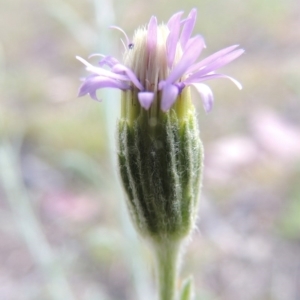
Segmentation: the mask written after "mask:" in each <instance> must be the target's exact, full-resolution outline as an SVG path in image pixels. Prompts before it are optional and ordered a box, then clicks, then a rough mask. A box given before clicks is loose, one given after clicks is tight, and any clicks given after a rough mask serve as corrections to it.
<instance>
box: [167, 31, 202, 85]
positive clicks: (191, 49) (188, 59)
mask: <svg viewBox="0 0 300 300" xmlns="http://www.w3.org/2000/svg"><path fill="white" fill-rule="evenodd" d="M203 45H204V44H203V39H202V37H201V36H198V38H197V37H195V39H193V41H192V42H191V43H190V45H189V46H188V48H187V49H186V50H185V52H184V53H183V54H182V57H181V59H180V61H179V62H178V64H177V65H176V66H175V67H174V69H173V70H172V71H171V73H170V75H169V77H168V78H167V80H166V83H173V82H175V81H176V80H177V79H179V78H180V77H182V75H183V74H184V73H185V71H186V70H187V69H188V68H189V66H190V65H191V64H193V63H194V62H195V61H196V59H197V58H198V56H199V55H200V52H201V51H202V49H203Z"/></svg>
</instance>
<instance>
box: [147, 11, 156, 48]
mask: <svg viewBox="0 0 300 300" xmlns="http://www.w3.org/2000/svg"><path fill="white" fill-rule="evenodd" d="M156 44H157V19H156V17H154V16H152V17H151V19H150V21H149V24H148V35H147V47H148V51H149V53H150V52H151V51H153V50H154V49H155V48H156Z"/></svg>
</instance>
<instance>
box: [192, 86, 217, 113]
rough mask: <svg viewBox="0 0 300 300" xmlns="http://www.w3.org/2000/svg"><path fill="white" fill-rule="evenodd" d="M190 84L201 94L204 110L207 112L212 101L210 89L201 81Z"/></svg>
mask: <svg viewBox="0 0 300 300" xmlns="http://www.w3.org/2000/svg"><path fill="white" fill-rule="evenodd" d="M192 86H194V87H195V88H196V90H197V92H198V93H199V94H200V95H201V98H202V102H203V107H204V110H205V111H206V112H207V113H208V112H210V111H211V109H212V106H213V102H214V97H213V93H212V90H211V89H210V88H209V87H208V86H207V85H206V84H203V83H193V84H192Z"/></svg>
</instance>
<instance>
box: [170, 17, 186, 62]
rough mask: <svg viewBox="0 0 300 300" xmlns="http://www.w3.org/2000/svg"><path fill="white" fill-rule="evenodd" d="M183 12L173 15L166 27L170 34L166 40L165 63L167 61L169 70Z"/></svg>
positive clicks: (173, 56)
mask: <svg viewBox="0 0 300 300" xmlns="http://www.w3.org/2000/svg"><path fill="white" fill-rule="evenodd" d="M182 14H183V12H178V13H177V14H175V15H173V16H172V17H171V18H170V20H169V22H168V24H167V26H168V28H169V30H170V33H169V35H168V38H167V43H166V47H167V61H168V66H169V68H171V67H172V65H173V62H174V58H175V54H176V48H177V43H178V39H179V34H180V26H181V24H180V20H181V16H182Z"/></svg>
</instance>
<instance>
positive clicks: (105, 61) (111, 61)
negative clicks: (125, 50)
mask: <svg viewBox="0 0 300 300" xmlns="http://www.w3.org/2000/svg"><path fill="white" fill-rule="evenodd" d="M89 57H91V55H90V56H89ZM116 64H119V62H118V60H117V59H116V58H114V57H113V56H110V55H108V56H105V57H103V59H101V60H100V61H99V66H100V67H102V66H105V65H107V66H109V67H111V68H112V67H113V66H114V65H116Z"/></svg>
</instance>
